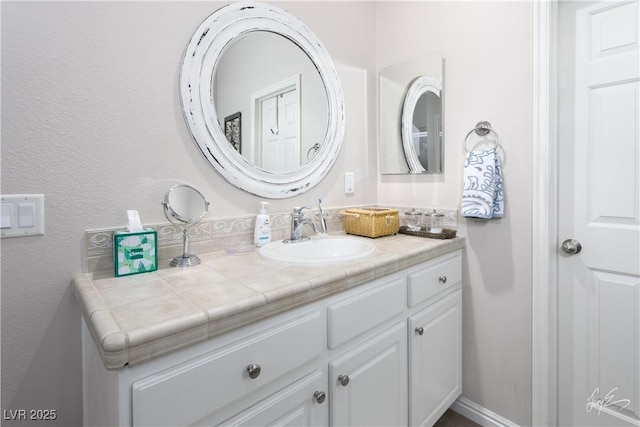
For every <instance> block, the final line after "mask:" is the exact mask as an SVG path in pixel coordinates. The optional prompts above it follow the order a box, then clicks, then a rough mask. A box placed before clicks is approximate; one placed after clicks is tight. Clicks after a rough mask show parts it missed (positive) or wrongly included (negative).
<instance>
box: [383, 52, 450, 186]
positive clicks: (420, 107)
mask: <svg viewBox="0 0 640 427" xmlns="http://www.w3.org/2000/svg"><path fill="white" fill-rule="evenodd" d="M443 70H444V61H443V59H442V54H441V53H440V52H438V53H433V54H430V55H425V56H422V57H419V58H416V59H413V60H411V61H407V62H403V63H400V64H396V65H393V66H390V67H386V68H383V69H382V70H380V81H379V84H380V104H379V105H380V109H379V121H380V122H379V123H380V141H379V143H380V145H379V149H380V171H381V173H382V174H386V175H391V174H441V173H443V172H444V132H443V123H444V122H443V111H444V110H443V108H442V106H443V97H444V90H443V83H442V82H443V74H444V72H443Z"/></svg>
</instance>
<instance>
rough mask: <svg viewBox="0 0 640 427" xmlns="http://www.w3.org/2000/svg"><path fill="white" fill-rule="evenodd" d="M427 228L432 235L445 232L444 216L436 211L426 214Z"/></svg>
mask: <svg viewBox="0 0 640 427" xmlns="http://www.w3.org/2000/svg"><path fill="white" fill-rule="evenodd" d="M424 216H425V228H426V230H427V232H429V233H432V234H440V233H442V230H443V220H444V214H443V213H440V212H438V211H437V210H436V209H434V210H433V211H431V212H428V213H425V215H424Z"/></svg>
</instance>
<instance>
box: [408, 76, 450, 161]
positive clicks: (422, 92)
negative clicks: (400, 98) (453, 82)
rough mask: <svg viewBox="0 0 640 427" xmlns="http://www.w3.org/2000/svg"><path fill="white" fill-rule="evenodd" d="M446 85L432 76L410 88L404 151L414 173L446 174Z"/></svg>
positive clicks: (416, 81) (416, 80)
mask: <svg viewBox="0 0 640 427" xmlns="http://www.w3.org/2000/svg"><path fill="white" fill-rule="evenodd" d="M441 91H442V85H441V83H440V81H439V80H437V79H434V78H432V77H428V76H421V77H418V78H416V79H415V80H414V81H413V82H412V83H411V86H409V89H408V91H407V95H406V97H405V99H404V103H403V106H402V120H401V127H402V148H403V150H404V155H405V157H406V159H407V164H408V165H409V172H410V173H442V172H443V170H442V165H443V164H444V162H443V147H442V101H441V97H440V94H441Z"/></svg>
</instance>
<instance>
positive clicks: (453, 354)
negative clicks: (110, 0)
mask: <svg viewBox="0 0 640 427" xmlns="http://www.w3.org/2000/svg"><path fill="white" fill-rule="evenodd" d="M461 269H462V266H461V251H460V250H458V251H455V252H450V253H448V254H445V255H442V256H440V257H437V258H435V259H432V260H430V261H427V262H423V263H421V264H418V265H415V266H412V267H409V268H407V269H404V270H400V271H397V272H395V273H392V274H389V275H387V276H384V277H381V278H378V279H375V280H373V281H371V282H370V283H366V284H364V285H359V286H356V287H354V288H352V289H349V290H346V291H343V292H341V293H338V294H334V295H332V296H330V297H326V298H323V299H320V300H316V301H313V302H310V303H308V304H305V305H303V306H300V307H297V308H294V309H291V310H289V311H286V312H284V313H281V314H277V315H275V316H271V317H268V318H266V319H264V320H261V321H258V322H255V323H252V324H249V325H247V326H243V327H240V328H238V329H235V330H232V331H230V332H227V333H225V334H222V335H220V336H218V337H215V338H212V339H209V340H206V341H204V342H200V343H198V344H194V345H192V346H190V347H186V348H183V349H180V350H177V351H175V352H173V353H170V354H167V355H164V356H161V357H159V358H156V359H152V360H149V361H147V362H143V363H139V364H137V365H134V366H125V367H123V368H122V369H119V370H107V369H105V368H104V367H103V366H100V356H99V355H98V351H97V349H96V347H95V344H94V341H93V340H92V339H91V338H90V335H89V332H88V331H89V329H88V328H87V327H86V325H85V327H84V328H83V329H84V339H83V342H84V355H83V359H84V376H85V377H84V410H85V425H119V426H168V425H170V426H177V425H179V426H185V425H208V426H213V425H285V426H286V425H291V426H294V425H295V426H327V425H331V426H338V425H340V426H343V425H366V426H375V425H384V426H391V425H393V426H402V425H432V424H433V423H434V422H435V421H436V420H437V419H438V418H439V417H440V416H441V415H442V413H444V411H445V410H446V409H447V408H448V407H449V406H450V405H451V403H453V401H454V400H455V399H456V398H457V397H458V396H459V394H460V390H461V363H460V361H461V332H462V331H461V275H462V273H461Z"/></svg>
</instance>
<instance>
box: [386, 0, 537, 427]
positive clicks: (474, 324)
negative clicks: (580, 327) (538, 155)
mask: <svg viewBox="0 0 640 427" xmlns="http://www.w3.org/2000/svg"><path fill="white" fill-rule="evenodd" d="M532 11H533V10H532V4H531V3H530V2H517V1H509V2H505V1H498V2H480V1H472V2H458V1H454V2H451V1H448V2H432V1H429V2H380V3H377V19H378V20H377V38H376V53H377V63H378V67H379V68H382V67H386V66H389V65H393V64H396V63H399V62H402V61H406V60H409V59H412V58H415V57H417V56H420V55H424V54H427V53H431V52H434V51H438V50H441V51H442V53H443V55H444V57H445V58H446V67H445V91H446V94H445V117H444V131H445V138H446V142H445V145H446V148H445V174H444V175H443V176H404V177H398V176H383V177H380V178H378V179H379V181H380V182H379V185H378V201H379V203H381V204H388V205H398V206H408V205H418V206H443V207H455V206H459V203H460V196H461V190H462V165H463V160H464V152H463V148H462V147H463V142H464V137H465V135H466V134H467V132H469V131H470V130H471V129H473V127H474V126H475V124H476V123H477V122H478V121H481V120H488V121H490V122H491V124H492V125H493V127H494V129H495V130H496V131H497V132H498V133H499V134H500V137H501V138H502V142H503V146H504V151H505V157H506V162H505V164H504V174H505V191H506V215H505V217H504V219H500V220H491V221H479V220H469V221H466V220H462V221H461V223H460V228H461V229H460V231H461V233H463V234H464V235H465V236H466V237H467V248H466V251H465V264H464V282H463V283H464V291H463V295H464V301H463V307H464V308H463V343H462V345H463V353H464V354H463V375H462V385H463V395H464V396H465V397H467V398H468V399H470V400H471V401H473V402H475V403H477V404H479V405H481V406H483V407H485V408H487V409H490V410H491V411H493V412H495V413H497V414H499V415H501V416H503V417H505V418H507V419H509V420H511V421H513V422H515V423H517V424H520V425H530V424H531V332H530V331H531V174H532V162H531V151H532V81H533V76H532V66H533V64H532V44H533V41H532V30H533V28H532V21H533V18H532ZM473 141H477V139H475V140H473ZM470 145H472V144H470Z"/></svg>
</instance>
